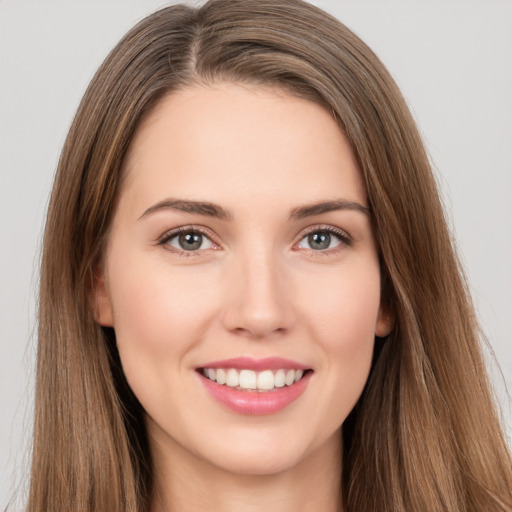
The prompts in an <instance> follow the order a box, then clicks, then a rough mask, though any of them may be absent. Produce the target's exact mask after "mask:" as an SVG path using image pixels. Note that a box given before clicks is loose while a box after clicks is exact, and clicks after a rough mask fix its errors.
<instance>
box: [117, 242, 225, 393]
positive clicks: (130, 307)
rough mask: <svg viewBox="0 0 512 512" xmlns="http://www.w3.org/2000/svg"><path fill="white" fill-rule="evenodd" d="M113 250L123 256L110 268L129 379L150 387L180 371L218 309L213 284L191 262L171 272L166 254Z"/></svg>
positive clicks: (121, 351) (133, 383)
mask: <svg viewBox="0 0 512 512" xmlns="http://www.w3.org/2000/svg"><path fill="white" fill-rule="evenodd" d="M112 256H113V257H112V261H116V262H119V263H116V265H112V268H111V269H110V272H109V288H110V290H111V302H112V305H113V315H114V330H115V332H116V339H117V345H118V349H119V354H120V357H121V361H122V364H123V369H124V372H125V374H126V377H127V379H128V381H129V382H130V385H131V386H132V388H133V389H134V390H135V389H136V388H137V389H138V388H141V387H148V388H149V387H151V386H152V385H156V383H157V379H158V378H162V376H165V374H166V373H169V374H170V375H167V376H165V379H169V378H174V377H178V376H179V374H180V371H181V370H182V368H183V367H184V366H183V365H182V364H181V363H182V362H183V358H184V357H186V355H187V353H189V352H190V350H191V349H193V348H194V346H195V345H196V344H198V343H200V341H201V340H202V339H203V338H204V335H205V332H206V329H207V326H208V325H209V323H210V319H211V318H212V316H213V315H214V314H215V313H214V310H215V304H216V301H215V296H214V294H213V292H212V291H211V290H213V289H214V286H213V285H211V282H209V281H208V276H206V275H205V276H202V275H201V272H200V271H199V272H198V271H197V269H196V271H195V275H192V272H193V271H192V267H190V269H191V270H190V272H187V271H185V272H183V271H181V272H172V267H171V266H170V265H169V264H168V262H166V261H165V255H164V258H163V261H157V262H150V263H148V261H147V258H143V257H140V258H139V259H137V258H136V257H133V258H132V259H130V255H125V259H122V258H119V257H117V258H116V257H115V253H114V252H113V254H112ZM181 270H183V269H181ZM209 279H210V281H211V280H212V279H213V276H210V278H209ZM164 363H165V364H164ZM169 365H170V366H169ZM151 383H153V384H151Z"/></svg>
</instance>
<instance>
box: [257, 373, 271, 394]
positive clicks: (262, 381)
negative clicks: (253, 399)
mask: <svg viewBox="0 0 512 512" xmlns="http://www.w3.org/2000/svg"><path fill="white" fill-rule="evenodd" d="M258 389H265V390H269V389H274V374H273V373H272V370H265V371H264V372H261V373H258Z"/></svg>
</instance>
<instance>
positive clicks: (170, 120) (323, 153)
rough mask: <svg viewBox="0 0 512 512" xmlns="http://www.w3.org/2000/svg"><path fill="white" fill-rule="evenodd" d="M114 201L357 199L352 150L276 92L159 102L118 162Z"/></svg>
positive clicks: (211, 93)
mask: <svg viewBox="0 0 512 512" xmlns="http://www.w3.org/2000/svg"><path fill="white" fill-rule="evenodd" d="M124 172H125V173H126V179H125V183H124V186H123V191H122V193H121V194H122V197H121V200H122V199H123V195H124V196H129V198H130V200H131V201H132V202H133V203H138V204H137V208H144V207H147V206H148V203H150V202H152V201H154V202H156V201H157V200H161V199H162V198H163V197H164V196H165V195H169V196H172V197H176V196H178V197H184V198H187V199H198V200H215V201H217V202H221V203H225V204H226V205H227V206H229V203H233V202H235V200H236V198H243V197H246V198H247V197H249V196H250V197H251V198H255V197H260V198H261V199H262V200H263V201H265V200H267V199H275V198H276V196H277V197H280V198H281V202H282V203H283V205H284V204H285V203H290V204H288V206H290V207H293V206H294V205H293V204H291V203H293V202H299V203H307V202H311V201H312V200H314V199H316V197H315V196H322V197H321V199H329V196H332V197H335V198H338V197H339V196H340V195H343V196H344V197H345V198H346V199H349V200H358V201H363V202H364V201H365V197H366V194H365V190H364V186H363V183H362V179H361V177H360V173H359V170H358V168H357V165H356V162H355V158H354V154H353V151H352V149H351V147H350V145H349V143H348V141H347V139H346V137H345V135H344V134H343V133H342V131H341V129H340V128H339V126H338V124H337V122H336V120H335V119H334V117H333V116H332V115H331V114H330V113H329V112H328V111H327V110H325V109H324V108H323V107H321V106H320V105H318V104H316V103H313V102H310V101H307V100H304V99H301V98H297V97H295V96H292V95H291V94H288V93H286V92H284V91H281V90H276V89H270V88H268V87H260V86H246V85H237V84H231V83H220V84H215V85H211V86H199V85H198V86H193V87H188V88H185V89H183V90H180V91H178V92H175V93H172V94H170V95H168V96H167V97H165V98H164V99H163V100H162V101H161V102H160V103H159V104H158V105H157V106H156V107H155V108H154V110H153V111H152V112H151V113H150V114H149V115H148V116H147V118H146V119H145V120H144V122H143V123H142V124H141V126H140V127H139V129H138V130H137V133H136V134H135V137H134V139H133V140H132V143H131V146H130V150H129V153H128V155H127V159H126V163H125V169H124Z"/></svg>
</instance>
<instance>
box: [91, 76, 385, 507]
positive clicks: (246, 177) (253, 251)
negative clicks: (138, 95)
mask: <svg viewBox="0 0 512 512" xmlns="http://www.w3.org/2000/svg"><path fill="white" fill-rule="evenodd" d="M125 172H126V173H127V176H126V178H127V179H126V181H125V183H124V185H123V188H122V190H121V195H120V200H119V204H118V208H117V211H116V214H115V216H114V221H113V225H112V229H111V231H110V238H109V240H108V244H107V249H106V254H105V257H104V260H103V261H102V263H101V265H100V267H99V268H98V279H97V283H96V316H97V321H98V322H99V323H100V324H102V325H105V326H112V327H114V329H115V332H116V337H117V343H118V348H119V354H120V357H121V362H122V364H123V370H124V372H125V374H126V377H127V380H128V382H129V384H130V386H131V388H132V390H133V391H134V393H135V394H136V396H137V397H138V399H139V401H140V402H141V404H142V406H143V407H144V409H145V411H146V418H147V430H148V436H149V441H150V446H151V450H152V455H153V460H154V464H155V468H154V473H155V479H156V492H155V499H154V503H153V512H163V511H166V512H167V511H170V510H179V511H184V512H195V511H199V510H201V511H203V510H210V511H219V512H232V511H233V512H234V511H237V512H240V511H243V512H253V511H260V510H261V511H263V510H272V511H277V512H291V511H294V512H295V511H297V510H301V511H319V510H321V511H326V512H329V511H332V512H334V511H339V510H340V502H339V485H340V476H341V458H340V453H341V434H340V429H341V425H342V423H343V421H344V420H345V419H346V417H347V415H348V414H349V412H350V411H351V410H352V408H353V406H354V404H355V403H356V402H357V400H358V398H359V396H360V394H361V392H362V390H363V387H364V385H365V383H366V380H367V377H368V373H369V370H370V365H371V359H372V353H373V345H374V339H375V335H376V334H377V335H379V336H384V335H386V334H387V333H388V332H389V331H390V329H391V319H390V318H389V316H388V315H387V314H386V312H385V311H384V310H383V308H382V307H381V304H380V273H379V262H378V256H377V249H376V247H375V241H374V236H373V233H372V229H371V223H370V217H369V213H368V210H367V207H368V205H367V201H366V191H365V189H364V185H363V182H362V179H361V176H360V173H359V170H358V168H357V165H356V163H355V159H354V155H353V153H352V151H351V148H350V146H349V144H348V142H347V140H346V138H345V137H344V135H343V134H342V132H341V131H340V129H339V128H338V125H337V124H336V122H335V120H334V119H333V118H332V117H331V115H330V114H329V113H328V112H326V111H325V110H323V109H322V108H321V107H320V106H318V105H316V104H313V103H311V102H308V101H305V100H302V99H298V98H295V97H293V96H290V95H288V94H286V93H284V92H282V91H276V90H270V89H268V88H267V89H265V88H261V87H251V86H240V85H235V84H229V83H220V84H216V85H213V86H195V87H190V88H186V89H184V90H182V91H179V92H177V93H174V94H173V95H171V96H169V97H167V98H165V99H164V100H163V101H162V102H161V103H160V104H159V105H158V106H157V107H156V109H155V110H154V111H153V112H152V113H151V114H150V115H149V117H148V118H147V119H146V120H145V122H144V123H143V125H142V126H141V127H140V128H139V130H138V132H137V134H136V136H135V138H134V140H133V141H132V145H131V148H130V152H129V155H128V158H127V162H126V168H125ZM240 357H249V358H251V360H255V361H261V360H262V359H265V358H270V357H274V358H276V357H278V358H285V359H287V360H292V361H294V362H296V364H297V365H301V366H302V367H304V368H306V373H305V376H304V379H305V380H304V381H302V384H304V387H303V392H301V394H300V396H298V397H297V398H294V399H293V400H292V401H291V402H290V403H289V404H288V403H287V404H285V405H284V406H283V407H281V406H280V408H279V410H276V411H273V412H271V413H269V412H268V411H267V412H264V413H262V412H261V411H260V412H257V413H255V414H245V413H241V412H240V411H236V410H232V409H230V408H229V407H226V405H225V404H224V403H221V402H219V400H218V399H217V398H216V397H215V395H212V393H211V392H210V391H209V386H210V387H211V386H212V381H211V379H210V380H208V379H207V377H205V372H206V370H207V369H208V368H209V366H208V365H209V363H210V365H211V366H212V365H213V363H211V362H214V361H219V360H225V359H230V358H240ZM294 364H295V363H294ZM203 369H205V371H203ZM273 371H274V372H275V371H276V370H275V369H274V370H273ZM206 373H207V372H206ZM299 379H301V378H300V376H299ZM276 382H277V381H276ZM217 385H218V386H221V384H218V383H215V386H217ZM222 385H224V384H222ZM294 385H295V384H294ZM298 385H301V382H300V381H299V382H298ZM216 389H217V388H216ZM296 389H298V388H296ZM301 389H302V388H301ZM275 391H276V388H275V389H273V390H271V391H268V392H269V393H272V392H275ZM247 392H248V391H244V390H241V391H240V393H247ZM171 504H172V505H171Z"/></svg>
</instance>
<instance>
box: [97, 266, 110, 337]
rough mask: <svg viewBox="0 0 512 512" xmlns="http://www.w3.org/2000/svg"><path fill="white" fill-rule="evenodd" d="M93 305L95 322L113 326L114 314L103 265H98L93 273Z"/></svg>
mask: <svg viewBox="0 0 512 512" xmlns="http://www.w3.org/2000/svg"><path fill="white" fill-rule="evenodd" d="M93 306H94V319H95V320H96V322H98V323H99V324H100V325H102V326H103V327H113V326H114V315H113V312H112V303H111V300H110V297H109V294H108V287H107V280H106V277H105V272H104V268H103V265H98V266H97V267H96V268H95V269H94V273H93Z"/></svg>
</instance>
